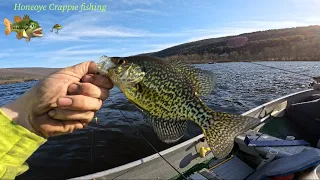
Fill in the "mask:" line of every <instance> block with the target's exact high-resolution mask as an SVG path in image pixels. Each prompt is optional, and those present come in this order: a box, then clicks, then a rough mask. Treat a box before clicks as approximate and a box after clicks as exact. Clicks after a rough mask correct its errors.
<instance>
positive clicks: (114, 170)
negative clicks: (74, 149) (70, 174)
mask: <svg viewBox="0 0 320 180" xmlns="http://www.w3.org/2000/svg"><path fill="white" fill-rule="evenodd" d="M203 137H204V134H200V135H198V136H196V137H194V138H192V139H189V140H187V141H184V142H182V143H180V144H177V145H175V146H172V147H170V148H168V149H165V150H163V151H160V152H159V153H160V154H161V156H164V155H166V154H169V153H171V152H173V151H175V150H177V149H180V148H181V147H184V146H186V145H189V144H191V143H194V142H196V141H198V140H199V139H201V138H203ZM159 157H160V155H159V154H158V153H155V154H152V155H150V156H147V157H144V158H141V159H139V160H136V161H133V162H130V163H127V164H124V165H121V166H118V167H114V168H112V169H108V170H104V171H100V172H96V173H92V174H89V175H84V176H79V177H75V178H71V179H70V180H72V179H91V178H97V177H102V176H106V175H110V174H112V173H117V172H121V171H123V170H126V169H128V170H129V169H130V168H134V167H137V166H139V165H141V164H143V163H146V162H148V161H151V160H153V159H156V158H159ZM129 171H130V170H129Z"/></svg>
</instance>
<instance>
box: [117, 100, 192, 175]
mask: <svg viewBox="0 0 320 180" xmlns="http://www.w3.org/2000/svg"><path fill="white" fill-rule="evenodd" d="M111 102H112V103H113V101H112V100H111ZM118 111H119V112H120V113H121V114H122V116H123V117H124V118H125V119H126V118H127V119H132V120H135V119H133V118H130V117H127V116H125V115H124V114H123V112H122V111H121V110H120V109H118ZM126 122H128V123H129V124H130V127H131V128H132V129H133V130H135V131H136V132H137V134H138V135H139V136H140V137H141V138H142V139H143V141H144V142H145V143H146V144H147V145H149V146H150V147H151V148H152V149H153V150H154V151H155V152H156V153H157V154H158V155H159V156H160V157H161V158H162V159H163V160H164V161H165V162H166V163H167V164H169V165H170V166H171V167H172V168H173V169H174V170H175V171H176V172H177V173H178V174H179V175H180V176H181V177H182V178H183V179H185V180H187V178H186V177H185V176H184V175H183V174H182V173H181V172H180V171H178V169H176V168H175V167H174V166H173V165H172V164H171V163H170V162H169V161H167V159H166V158H164V157H163V156H162V155H161V154H160V152H159V151H158V150H157V149H156V148H155V147H154V146H153V145H152V144H151V143H150V142H149V141H148V140H147V139H146V138H145V137H144V136H143V135H142V134H141V133H140V131H139V130H138V129H137V128H136V127H135V126H134V125H133V124H132V123H131V122H130V121H127V120H126Z"/></svg>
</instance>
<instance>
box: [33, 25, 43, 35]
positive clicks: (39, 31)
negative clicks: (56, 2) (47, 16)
mask: <svg viewBox="0 0 320 180" xmlns="http://www.w3.org/2000/svg"><path fill="white" fill-rule="evenodd" d="M32 35H33V36H34V37H42V36H43V34H42V28H41V27H40V28H37V29H35V30H33V31H32Z"/></svg>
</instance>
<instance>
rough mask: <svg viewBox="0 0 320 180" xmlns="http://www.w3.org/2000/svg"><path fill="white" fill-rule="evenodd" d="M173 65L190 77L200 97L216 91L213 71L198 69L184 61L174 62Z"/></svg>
mask: <svg viewBox="0 0 320 180" xmlns="http://www.w3.org/2000/svg"><path fill="white" fill-rule="evenodd" d="M171 65H172V66H173V67H174V68H176V69H177V70H179V71H180V72H181V73H183V74H184V75H185V76H187V77H188V79H189V80H190V81H191V82H192V84H193V86H194V87H195V90H196V93H197V94H198V95H200V96H206V95H209V94H210V93H211V92H212V91H213V90H214V88H215V85H216V77H215V75H214V74H213V73H212V72H211V71H208V70H202V69H200V68H196V67H194V66H192V65H189V64H187V63H185V62H184V61H182V60H174V61H172V62H171Z"/></svg>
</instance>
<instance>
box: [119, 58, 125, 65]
mask: <svg viewBox="0 0 320 180" xmlns="http://www.w3.org/2000/svg"><path fill="white" fill-rule="evenodd" d="M125 63H126V60H125V59H124V58H120V59H119V60H118V64H125Z"/></svg>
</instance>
